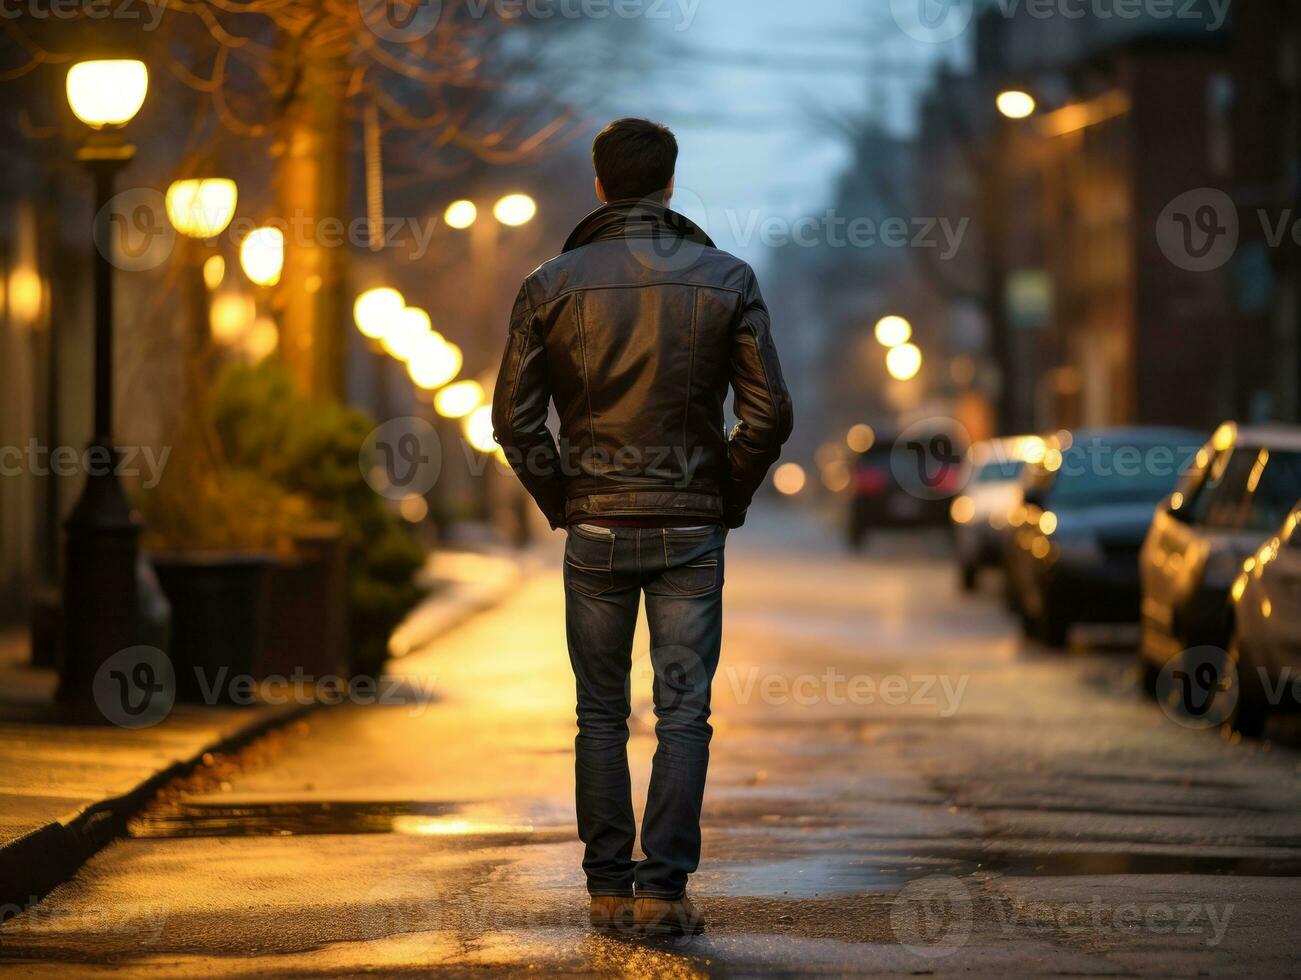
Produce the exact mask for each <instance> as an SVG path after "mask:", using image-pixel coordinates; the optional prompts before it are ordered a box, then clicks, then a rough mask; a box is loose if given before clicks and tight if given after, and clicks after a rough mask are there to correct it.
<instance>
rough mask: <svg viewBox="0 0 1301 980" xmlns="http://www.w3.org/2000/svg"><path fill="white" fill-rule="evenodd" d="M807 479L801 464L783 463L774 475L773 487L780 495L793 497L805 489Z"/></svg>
mask: <svg viewBox="0 0 1301 980" xmlns="http://www.w3.org/2000/svg"><path fill="white" fill-rule="evenodd" d="M806 482H807V477H805V475H804V467H803V466H801V465H800V464H799V463H782V464H781V466H779V467H777V469H776V470H774V471H773V474H772V485H773V486H774V487H776V488H777V492H778V493H782V494H785V495H786V496H788V497H792V496H794V495H795V494H797V493H799V492H800V491H801V490H803V489H804V484H805V483H806Z"/></svg>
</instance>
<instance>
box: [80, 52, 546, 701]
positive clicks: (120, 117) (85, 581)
mask: <svg viewBox="0 0 1301 980" xmlns="http://www.w3.org/2000/svg"><path fill="white" fill-rule="evenodd" d="M148 91H149V70H148V68H147V66H146V65H145V64H144V62H142V61H139V60H136V59H116V58H115V59H94V60H89V61H82V62H78V63H76V64H74V65H72V66H71V67H70V68H69V69H68V73H67V76H66V96H67V101H68V105H69V108H70V109H71V111H72V113H73V115H75V116H76V118H77V119H79V120H80V121H81V122H83V123H84V124H85V125H86V126H87V127H89V129H90V133H89V135H88V136H87V138H86V140H85V141H84V143H83V145H82V146H81V147H80V149H79V150H78V151H77V158H78V160H80V161H81V162H82V163H83V164H85V166H86V168H87V170H88V171H89V173H90V175H91V177H92V179H93V182H94V188H95V212H94V213H95V218H94V223H93V253H94V254H93V255H92V261H93V268H94V386H93V390H94V410H93V420H92V435H91V440H90V444H89V446H88V447H87V459H89V460H91V461H93V463H94V464H95V465H93V466H91V467H89V468H88V473H87V476H86V480H85V483H84V484H83V486H82V490H81V495H80V496H79V497H78V499H77V502H76V504H75V505H74V507H73V509H72V512H71V513H70V515H69V517H68V520H67V523H66V526H65V532H66V533H65V540H64V562H63V566H64V578H63V637H62V643H61V653H60V695H61V696H64V697H84V696H86V695H87V693H88V692H90V691H91V689H92V685H93V682H94V679H95V676H96V673H97V671H98V670H99V668H100V667H101V666H102V665H103V664H104V663H105V662H106V661H107V660H108V659H109V658H110V657H112V656H113V654H115V653H117V652H118V651H119V650H123V649H126V648H127V647H130V646H132V645H134V644H135V643H136V641H137V639H138V629H137V626H138V615H137V606H138V602H137V596H138V588H137V563H138V560H139V539H140V525H139V521H138V519H137V518H136V516H135V514H134V513H133V512H132V509H131V505H130V503H129V501H128V500H127V497H126V493H125V492H124V490H123V488H122V485H121V483H120V481H119V480H118V477H117V473H118V469H119V467H118V465H117V464H118V462H119V453H118V451H117V448H116V446H115V443H114V437H113V427H114V426H113V407H114V406H113V339H114V338H113V263H112V261H111V256H112V255H113V240H112V232H113V223H112V215H111V210H112V209H111V207H110V204H111V203H112V199H113V195H114V183H115V179H116V176H117V173H118V171H119V170H121V169H122V168H124V167H125V166H126V165H127V164H128V163H130V161H131V160H132V159H133V158H134V156H135V147H134V146H132V145H131V144H129V143H128V142H126V140H125V139H123V137H122V131H123V129H124V127H125V126H126V125H127V124H128V123H130V122H131V120H132V119H134V118H135V116H136V114H137V113H138V112H139V111H140V109H141V108H142V107H143V105H144V102H145V98H146V96H147V94H148ZM238 197H239V193H238V188H237V187H236V185H235V182H234V181H233V180H229V179H228V178H215V177H210V178H198V179H190V180H184V181H177V182H175V183H174V184H172V185H171V186H170V187H169V188H168V191H167V194H166V195H165V199H164V203H165V206H166V210H167V214H168V219H169V221H170V222H171V224H172V225H173V227H174V228H176V230H177V231H178V232H180V233H181V234H183V235H185V236H187V237H189V238H193V239H199V240H210V239H212V238H214V237H216V236H217V235H218V234H220V233H221V232H222V231H223V230H225V228H226V227H228V226H229V223H230V221H231V219H232V218H233V216H234V213H235V207H236V204H237V202H238ZM467 204H468V205H469V207H466V205H467ZM455 208H456V209H455V211H454V212H453V211H452V209H451V208H449V215H448V217H449V221H448V223H449V225H451V226H452V227H457V228H468V227H470V226H471V225H472V224H474V223H475V220H476V219H477V210H478V209H477V208H476V207H474V205H473V203H472V202H457V205H456V206H455ZM536 211H537V205H536V203H535V202H534V201H533V200H532V198H529V197H528V196H527V195H524V194H512V195H507V196H506V197H504V198H502V199H501V200H499V201H498V202H497V203H496V205H495V206H494V208H493V213H494V217H495V218H496V220H497V222H498V223H500V224H503V225H507V226H518V225H522V224H525V223H527V222H528V221H529V220H531V219H532V217H533V215H534V214H535V213H536ZM452 218H455V220H454V221H453V220H451V219H452ZM284 244H285V243H284V233H283V232H282V231H280V230H279V229H277V228H272V227H261V228H258V229H255V230H254V231H253V232H252V233H250V234H249V235H248V236H247V237H246V238H245V239H244V241H243V242H242V243H241V245H240V265H241V267H242V268H243V270H244V272H245V274H246V275H247V276H248V278H249V279H250V281H252V282H254V283H256V284H258V285H261V286H271V285H274V284H275V283H276V282H278V281H279V279H280V274H281V271H282V269H283V264H284ZM213 259H219V260H220V261H219V262H214V261H212V260H213ZM200 268H201V273H200V274H201V276H202V283H203V284H204V285H205V286H210V285H212V284H214V283H215V284H220V282H221V280H222V278H224V275H225V260H224V258H222V257H221V256H210V257H209V258H208V259H207V260H205V261H204V262H203V263H201V264H200ZM374 292H375V291H368V294H363V296H367V295H369V294H373V293H374ZM362 298H363V297H359V298H358V307H357V308H356V309H354V313H355V314H358V326H359V327H362V322H363V319H364V320H365V321H366V322H367V323H368V324H369V328H368V329H370V330H371V331H373V332H374V335H375V336H376V337H382V338H383V339H384V340H387V341H388V342H389V346H390V347H392V348H394V350H395V352H396V353H398V354H401V355H403V356H404V360H405V361H406V363H407V366H408V371H409V372H410V373H411V376H412V379H413V381H415V383H416V384H417V385H419V386H420V387H422V388H425V389H426V390H437V394H436V395H435V398H434V402H435V407H436V408H437V410H438V411H439V412H440V414H443V415H445V416H447V417H451V418H455V417H460V418H463V419H464V420H465V422H464V424H465V431H466V436H467V439H468V440H469V441H470V443H471V445H473V446H474V447H475V448H476V449H478V450H480V451H482V452H492V451H493V450H494V449H495V444H494V443H493V441H492V420H491V407H490V406H488V405H486V404H484V399H485V395H484V392H483V388H482V386H480V385H479V384H478V383H477V382H474V381H468V380H467V381H463V382H458V383H455V384H453V383H451V382H452V381H453V379H454V378H455V377H456V375H457V373H458V372H459V371H460V368H461V356H460V350H459V348H457V347H456V346H455V345H454V344H451V343H449V342H448V341H446V340H445V339H443V338H442V337H441V336H440V335H438V334H437V333H436V332H435V331H433V329H432V327H431V326H430V325H429V318H428V315H427V314H425V313H424V311H421V310H418V309H416V308H410V307H407V305H406V302H405V300H403V298H402V296H401V294H400V293H397V291H396V290H389V291H388V293H382V292H381V295H380V296H378V297H376V296H374V295H370V298H369V299H368V300H367V303H365V304H363V303H362V302H361V300H362ZM381 321H382V325H381ZM204 329H207V324H205V325H204ZM366 329H367V328H363V332H366ZM390 334H392V337H390Z"/></svg>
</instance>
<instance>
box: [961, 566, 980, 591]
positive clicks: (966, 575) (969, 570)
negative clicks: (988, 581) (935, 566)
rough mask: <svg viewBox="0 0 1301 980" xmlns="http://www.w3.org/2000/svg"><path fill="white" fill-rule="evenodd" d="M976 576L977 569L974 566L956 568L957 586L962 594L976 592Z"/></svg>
mask: <svg viewBox="0 0 1301 980" xmlns="http://www.w3.org/2000/svg"><path fill="white" fill-rule="evenodd" d="M978 574H979V569H977V568H976V567H975V566H974V565H959V566H958V584H959V585H960V586H961V587H962V591H963V592H975V591H976V576H977V575H978Z"/></svg>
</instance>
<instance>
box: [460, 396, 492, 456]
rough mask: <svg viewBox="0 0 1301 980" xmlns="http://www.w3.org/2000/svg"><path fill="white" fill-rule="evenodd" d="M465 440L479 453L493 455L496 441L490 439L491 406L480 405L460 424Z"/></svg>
mask: <svg viewBox="0 0 1301 980" xmlns="http://www.w3.org/2000/svg"><path fill="white" fill-rule="evenodd" d="M462 425H463V428H464V431H465V440H466V442H468V443H469V444H470V445H471V446H473V447H474V448H475V449H477V450H479V452H481V453H495V452H496V451H497V440H496V439H494V438H493V437H492V406H491V405H480V406H479V407H478V408H476V409H475V410H474V411H473V412H471V413H470V414H469V415H467V416H466V417H465V422H464V423H462Z"/></svg>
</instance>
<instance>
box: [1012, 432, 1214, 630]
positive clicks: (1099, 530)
mask: <svg viewBox="0 0 1301 980" xmlns="http://www.w3.org/2000/svg"><path fill="white" fill-rule="evenodd" d="M1201 438H1202V437H1201V436H1199V435H1197V434H1196V433H1193V432H1189V431H1186V430H1182V429H1169V428H1115V429H1083V430H1078V431H1074V432H1059V433H1057V434H1056V435H1054V436H1051V437H1049V438H1048V439H1046V440H1045V441H1044V448H1043V451H1042V454H1040V453H1038V452H1036V453H1035V454H1034V455H1033V456H1032V457H1031V458H1030V459H1029V460H1028V461H1027V463H1026V466H1025V472H1024V473H1023V475H1022V481H1021V487H1022V494H1023V496H1024V503H1023V505H1022V506H1021V507H1020V508H1018V509H1017V511H1016V512H1015V513H1014V514H1013V515H1012V518H1011V520H1012V523H1013V525H1014V526H1013V530H1012V536H1011V542H1010V544H1009V545H1008V556H1007V561H1008V566H1007V574H1008V580H1009V587H1010V589H1011V592H1012V597H1013V603H1014V605H1015V606H1016V607H1017V608H1018V610H1019V611H1020V612H1021V615H1022V621H1023V623H1024V625H1025V628H1026V632H1027V633H1028V634H1030V635H1032V636H1035V637H1036V638H1037V639H1039V640H1041V641H1042V642H1044V643H1045V644H1048V645H1050V646H1061V645H1062V644H1064V643H1065V642H1066V639H1067V634H1068V633H1069V631H1070V629H1071V627H1072V626H1074V625H1075V624H1076V623H1094V622H1098V623H1119V622H1134V621H1137V619H1138V615H1139V577H1138V555H1139V548H1140V547H1141V546H1142V543H1143V538H1144V535H1145V534H1146V532H1147V528H1148V525H1149V524H1151V521H1152V508H1153V507H1154V506H1155V505H1156V504H1157V503H1159V502H1160V501H1161V500H1162V498H1164V497H1165V496H1166V495H1167V494H1169V493H1170V491H1171V489H1173V488H1174V486H1175V485H1176V483H1177V482H1178V480H1179V477H1180V475H1181V474H1182V473H1183V472H1184V471H1185V470H1186V469H1187V467H1188V466H1189V465H1190V464H1191V462H1192V459H1193V457H1194V455H1195V454H1196V452H1197V446H1198V444H1199V443H1200V441H1201Z"/></svg>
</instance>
